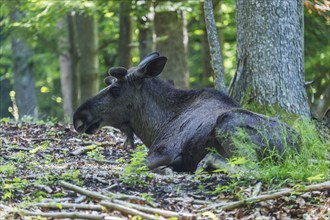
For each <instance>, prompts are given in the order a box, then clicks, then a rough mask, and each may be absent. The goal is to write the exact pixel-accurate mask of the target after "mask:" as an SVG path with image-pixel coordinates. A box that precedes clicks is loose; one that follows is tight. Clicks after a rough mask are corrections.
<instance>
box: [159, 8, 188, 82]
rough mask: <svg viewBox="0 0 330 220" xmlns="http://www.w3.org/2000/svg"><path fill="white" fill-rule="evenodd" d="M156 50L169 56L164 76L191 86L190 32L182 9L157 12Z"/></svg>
mask: <svg viewBox="0 0 330 220" xmlns="http://www.w3.org/2000/svg"><path fill="white" fill-rule="evenodd" d="M155 31H156V36H157V40H156V50H157V51H158V52H160V54H162V55H164V56H167V57H168V58H169V59H168V62H167V65H166V66H165V69H164V71H163V73H162V78H163V79H166V80H170V81H173V82H174V84H175V86H177V87H180V88H188V87H189V70H188V33H187V27H186V20H185V15H184V13H183V12H182V11H177V12H175V11H164V12H156V14H155Z"/></svg>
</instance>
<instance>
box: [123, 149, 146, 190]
mask: <svg viewBox="0 0 330 220" xmlns="http://www.w3.org/2000/svg"><path fill="white" fill-rule="evenodd" d="M147 154H148V149H147V148H146V147H145V146H144V145H141V146H138V147H137V148H136V150H135V151H134V153H133V154H132V158H131V161H130V164H129V165H127V166H126V167H125V168H124V170H123V172H122V173H121V174H120V180H121V181H122V182H124V183H127V184H129V185H130V186H137V185H146V184H147V179H150V178H151V177H152V175H151V174H150V173H149V172H148V171H149V169H148V167H147V166H146V165H145V157H146V156H147Z"/></svg>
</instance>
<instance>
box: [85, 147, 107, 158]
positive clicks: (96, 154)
mask: <svg viewBox="0 0 330 220" xmlns="http://www.w3.org/2000/svg"><path fill="white" fill-rule="evenodd" d="M89 147H90V149H91V151H89V152H87V156H88V157H90V158H92V159H94V160H104V159H105V157H104V155H103V154H102V153H103V152H102V150H103V148H101V147H97V145H91V146H89Z"/></svg>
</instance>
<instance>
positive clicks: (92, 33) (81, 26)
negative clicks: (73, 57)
mask: <svg viewBox="0 0 330 220" xmlns="http://www.w3.org/2000/svg"><path fill="white" fill-rule="evenodd" d="M76 22H77V36H78V46H79V53H80V56H79V73H80V102H84V101H86V100H87V99H88V98H90V97H91V96H94V95H95V94H96V93H97V92H98V91H99V63H98V57H97V52H98V51H97V50H98V37H97V25H96V18H95V15H76Z"/></svg>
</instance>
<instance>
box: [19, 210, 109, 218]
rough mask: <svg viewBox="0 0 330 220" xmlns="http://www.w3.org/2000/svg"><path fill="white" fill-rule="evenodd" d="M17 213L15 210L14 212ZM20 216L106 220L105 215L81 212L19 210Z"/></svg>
mask: <svg viewBox="0 0 330 220" xmlns="http://www.w3.org/2000/svg"><path fill="white" fill-rule="evenodd" d="M13 211H15V210H13ZM15 212H17V213H18V214H20V215H23V216H42V217H50V218H72V219H75V218H80V219H96V220H98V219H104V217H105V216H104V215H94V214H82V213H79V212H31V211H28V210H24V209H18V210H17V211H15Z"/></svg>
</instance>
